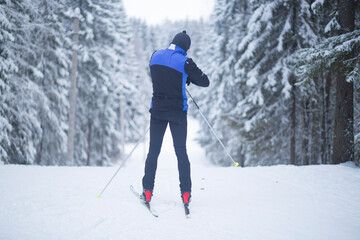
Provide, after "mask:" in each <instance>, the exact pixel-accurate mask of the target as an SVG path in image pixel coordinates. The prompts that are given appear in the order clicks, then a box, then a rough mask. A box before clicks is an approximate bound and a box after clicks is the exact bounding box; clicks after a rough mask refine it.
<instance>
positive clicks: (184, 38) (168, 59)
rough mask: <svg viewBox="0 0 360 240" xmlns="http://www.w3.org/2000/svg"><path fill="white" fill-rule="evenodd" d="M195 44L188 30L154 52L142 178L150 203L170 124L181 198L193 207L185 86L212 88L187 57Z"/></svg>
mask: <svg viewBox="0 0 360 240" xmlns="http://www.w3.org/2000/svg"><path fill="white" fill-rule="evenodd" d="M190 45H191V40H190V37H189V36H188V35H187V34H186V31H183V32H181V33H178V34H176V36H175V37H174V39H173V41H172V42H171V44H170V45H169V47H168V48H167V49H163V50H159V51H156V52H154V53H153V55H152V57H151V60H150V72H151V79H152V84H153V97H152V101H151V108H150V113H151V120H150V148H149V153H148V155H147V158H146V162H145V175H144V177H143V179H142V183H143V189H144V191H143V194H142V198H143V200H144V201H145V202H147V203H149V202H150V200H151V197H152V192H153V189H154V181H155V174H156V168H157V159H158V156H159V154H160V149H161V145H162V141H163V137H164V134H165V130H166V127H167V125H168V124H169V126H170V130H171V134H172V138H173V143H174V147H175V153H176V156H177V160H178V169H179V180H180V190H181V197H182V200H183V202H184V204H186V205H187V204H189V200H190V196H191V177H190V162H189V159H188V155H187V152H186V135H187V110H188V103H187V97H186V89H185V85H186V84H187V85H189V84H190V83H193V84H195V85H197V86H201V87H208V86H209V79H208V77H207V76H206V74H204V73H203V72H202V71H201V70H200V69H199V68H198V67H197V66H196V64H195V63H194V61H193V60H192V59H191V58H188V57H186V52H187V51H188V50H189V48H190Z"/></svg>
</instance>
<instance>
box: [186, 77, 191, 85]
mask: <svg viewBox="0 0 360 240" xmlns="http://www.w3.org/2000/svg"><path fill="white" fill-rule="evenodd" d="M190 83H191V81H190V78H187V79H186V85H188V86H189V85H190Z"/></svg>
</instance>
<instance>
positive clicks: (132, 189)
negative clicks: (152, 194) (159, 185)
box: [130, 185, 159, 218]
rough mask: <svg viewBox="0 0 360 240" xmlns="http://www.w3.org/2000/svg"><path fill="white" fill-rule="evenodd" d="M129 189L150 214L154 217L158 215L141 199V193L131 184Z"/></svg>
mask: <svg viewBox="0 0 360 240" xmlns="http://www.w3.org/2000/svg"><path fill="white" fill-rule="evenodd" d="M130 191H131V192H132V193H133V194H134V195H135V196H136V197H137V198H138V199H139V200H140V203H141V205H143V206H144V207H145V208H146V209H147V210H148V211H149V213H150V214H151V215H153V216H154V217H156V218H157V217H159V216H158V215H157V214H155V213H154V212H153V211H152V210H151V208H150V203H147V202H144V201H143V200H142V199H141V195H140V194H139V193H138V192H137V191H136V190H135V189H134V187H133V186H132V185H130Z"/></svg>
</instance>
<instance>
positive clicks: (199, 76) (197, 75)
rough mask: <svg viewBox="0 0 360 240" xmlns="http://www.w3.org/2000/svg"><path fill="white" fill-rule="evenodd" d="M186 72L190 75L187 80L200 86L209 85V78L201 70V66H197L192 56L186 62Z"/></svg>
mask: <svg viewBox="0 0 360 240" xmlns="http://www.w3.org/2000/svg"><path fill="white" fill-rule="evenodd" d="M185 72H186V74H187V75H188V79H187V81H190V82H192V83H194V84H195V85H197V86H200V87H208V86H209V84H210V81H209V78H208V77H207V76H206V74H205V73H203V72H202V71H201V70H200V68H198V67H197V66H196V64H195V63H194V61H193V60H192V59H191V58H188V59H187V60H186V62H185Z"/></svg>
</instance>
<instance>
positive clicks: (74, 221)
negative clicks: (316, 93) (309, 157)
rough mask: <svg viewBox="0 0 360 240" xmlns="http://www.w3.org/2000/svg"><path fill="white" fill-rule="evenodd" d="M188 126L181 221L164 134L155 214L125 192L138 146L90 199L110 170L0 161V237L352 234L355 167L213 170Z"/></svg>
mask: <svg viewBox="0 0 360 240" xmlns="http://www.w3.org/2000/svg"><path fill="white" fill-rule="evenodd" d="M197 128H198V126H197V122H195V121H190V122H189V129H190V131H189V141H188V150H189V158H190V160H191V161H192V163H193V164H192V166H193V168H192V180H193V192H192V195H193V199H192V202H191V205H190V207H191V218H190V219H186V218H185V216H184V212H183V208H182V204H181V199H180V194H179V188H178V184H179V183H178V173H177V168H176V159H175V154H173V153H172V151H173V150H172V144H171V138H170V136H167V137H166V138H165V142H164V147H163V152H162V153H161V155H160V158H159V169H158V172H157V178H156V189H155V191H154V198H153V201H152V206H153V209H154V210H155V211H156V212H157V213H158V214H159V218H154V217H153V216H151V215H150V214H149V213H148V212H147V211H146V209H145V208H144V207H142V206H141V205H140V204H139V202H138V200H137V199H136V198H135V197H134V195H133V194H132V193H131V192H130V191H129V186H130V185H131V184H132V185H134V186H135V188H137V189H138V190H140V189H141V178H142V175H143V164H144V154H143V147H142V146H139V148H138V149H137V150H136V151H135V152H134V156H133V157H132V158H130V159H129V162H128V164H127V166H126V167H124V168H123V169H121V170H120V172H119V173H118V175H117V177H116V178H115V179H114V181H113V182H112V184H111V185H110V186H109V188H108V189H107V190H106V191H105V192H104V194H103V195H102V197H101V198H100V199H99V198H97V197H96V195H98V194H99V193H100V191H101V190H102V188H103V187H104V185H105V184H106V183H107V181H108V180H109V179H110V178H111V176H112V175H113V174H114V172H115V171H116V169H117V167H109V168H99V167H38V166H14V165H12V166H11V165H0V193H1V196H0V239H1V240H55V239H59V240H75V239H78V240H90V239H94V240H101V239H116V240H119V239H126V240H127V239H141V240H144V239H159V240H168V239H175V240H176V239H181V240H184V239H197V240H201V239H204V240H209V239H222V240H225V239H229V240H230V239H231V240H237V239H254V240H262V239H274V240H281V239H284V240H290V239H291V240H293V239H294V240H295V239H303V240H311V239H314V240H315V239H316V240H321V239H324V240H329V239H334V240H340V239H341V240H347V239H348V240H350V239H354V240H357V239H360V201H359V200H360V187H359V186H360V169H359V168H356V167H355V166H354V165H353V164H351V163H347V164H343V165H336V166H308V167H295V166H274V167H254V168H234V167H229V168H220V167H215V166H212V165H210V164H208V163H207V161H206V158H205V155H204V153H203V151H202V150H201V148H200V147H199V145H198V144H197V143H196V142H195V141H194V140H193V138H194V136H195V134H194V132H195V130H196V129H197ZM191 130H194V131H191ZM128 147H129V151H130V150H131V146H128Z"/></svg>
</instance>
